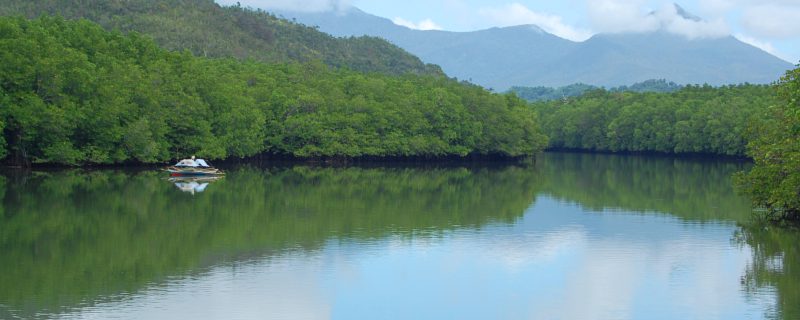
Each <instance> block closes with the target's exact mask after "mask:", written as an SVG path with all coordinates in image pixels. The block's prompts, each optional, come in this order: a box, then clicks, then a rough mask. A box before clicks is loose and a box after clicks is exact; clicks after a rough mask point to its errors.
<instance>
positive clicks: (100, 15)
mask: <svg viewBox="0 0 800 320" xmlns="http://www.w3.org/2000/svg"><path fill="white" fill-rule="evenodd" d="M0 15H4V16H9V15H23V16H26V17H28V18H37V17H39V16H41V15H60V16H63V17H65V18H68V19H77V18H85V19H88V20H91V21H94V22H97V23H99V24H100V25H102V26H103V27H105V28H106V29H107V30H120V31H122V32H129V31H136V32H139V33H142V34H145V35H148V36H151V37H152V38H154V39H155V40H156V43H158V44H159V45H160V46H161V47H163V48H165V49H168V50H184V49H186V50H190V51H191V52H192V53H193V54H195V55H196V56H207V57H225V58H228V57H235V58H251V59H255V60H259V61H263V62H272V63H274V62H290V61H291V62H308V61H314V60H321V61H323V62H325V63H326V64H328V65H330V66H337V67H347V68H349V69H353V70H358V71H369V72H381V73H389V74H403V73H417V74H439V75H441V74H442V72H441V69H440V68H439V67H438V66H434V65H426V64H425V63H423V62H422V61H420V60H419V58H417V57H415V56H413V55H411V54H409V53H407V52H405V51H404V50H402V49H400V48H399V47H397V46H395V45H392V44H390V43H389V42H387V41H385V40H383V39H379V38H375V37H357V38H356V37H350V38H346V39H340V38H334V37H332V36H330V35H328V34H325V33H323V32H320V31H318V30H316V29H315V28H311V27H307V26H304V25H301V24H298V23H293V22H290V21H287V20H284V19H280V18H278V17H275V16H273V15H271V14H269V13H267V12H264V11H260V10H250V9H245V8H242V7H240V6H234V7H221V6H219V5H217V4H216V3H214V1H213V0H162V1H154V0H37V1H29V0H4V1H3V2H2V6H0Z"/></svg>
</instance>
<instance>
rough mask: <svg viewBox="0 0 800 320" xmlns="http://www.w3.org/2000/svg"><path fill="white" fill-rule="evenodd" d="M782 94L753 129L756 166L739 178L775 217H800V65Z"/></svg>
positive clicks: (780, 90) (751, 149)
mask: <svg viewBox="0 0 800 320" xmlns="http://www.w3.org/2000/svg"><path fill="white" fill-rule="evenodd" d="M778 97H779V101H777V102H776V103H775V104H774V106H773V107H771V108H769V109H766V110H764V112H762V113H761V114H760V116H761V117H763V118H764V119H766V120H765V121H763V122H760V123H756V124H754V127H753V128H752V129H751V131H750V135H749V136H750V143H749V144H748V145H747V155H748V156H750V157H752V158H753V160H754V161H755V166H754V167H753V169H752V170H751V171H750V172H748V173H747V174H741V175H739V177H738V179H737V180H738V182H739V184H740V186H741V188H742V190H743V191H744V192H745V193H747V194H748V195H749V196H750V197H751V198H752V199H753V202H754V203H755V204H756V205H757V206H761V207H764V208H766V209H767V210H768V213H769V215H770V216H771V217H772V218H778V219H791V220H800V68H798V69H794V70H792V71H789V72H787V73H786V76H784V77H783V78H782V79H781V81H780V82H779V83H778Z"/></svg>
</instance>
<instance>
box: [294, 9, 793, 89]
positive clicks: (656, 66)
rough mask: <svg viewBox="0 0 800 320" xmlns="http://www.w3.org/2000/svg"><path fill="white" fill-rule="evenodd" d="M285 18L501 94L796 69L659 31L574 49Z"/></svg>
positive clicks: (539, 34) (374, 23) (500, 35)
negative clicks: (395, 49)
mask: <svg viewBox="0 0 800 320" xmlns="http://www.w3.org/2000/svg"><path fill="white" fill-rule="evenodd" d="M279 14H280V15H283V16H286V17H290V18H296V19H297V21H299V22H302V23H306V24H308V25H312V26H319V28H320V30H322V31H325V32H328V33H331V34H333V35H336V36H351V35H371V36H378V37H383V38H386V39H388V40H389V41H391V42H393V43H395V44H397V45H398V46H400V47H402V48H404V49H406V50H408V51H409V52H411V53H413V54H415V55H417V56H419V57H420V58H422V60H423V61H425V62H428V63H435V64H438V65H440V66H442V69H443V70H444V71H445V72H446V73H447V74H448V75H451V76H455V77H458V78H459V79H472V81H474V82H475V83H477V84H480V85H483V86H485V87H490V88H494V89H497V90H506V89H508V88H510V87H511V86H564V85H568V84H573V83H576V82H583V83H586V84H590V85H596V86H605V87H615V86H621V85H629V84H631V83H635V82H641V81H645V80H648V79H667V80H670V81H675V82H677V83H679V84H698V83H707V84H711V85H724V84H738V83H743V82H750V83H769V82H772V81H775V80H777V79H778V78H779V77H780V76H781V75H782V74H783V73H784V72H785V71H786V70H788V69H791V68H792V65H791V64H790V63H788V62H786V61H783V60H781V59H779V58H777V57H775V56H772V55H770V54H769V53H767V52H764V51H762V50H760V49H758V48H756V47H753V46H751V45H748V44H746V43H743V42H741V41H739V40H737V39H736V38H734V37H724V38H718V39H694V40H689V39H687V38H685V37H683V36H679V35H673V34H668V33H665V32H653V33H645V34H614V35H611V34H600V35H596V36H594V37H592V38H591V39H589V40H587V41H584V42H573V41H569V40H566V39H562V38H559V37H556V36H554V35H551V34H548V33H546V32H544V31H543V30H541V29H540V28H538V27H536V26H516V27H507V28H492V29H488V30H480V31H474V32H448V31H420V30H412V29H408V28H406V27H402V26H398V25H395V24H394V23H392V22H391V21H390V20H388V19H383V18H380V17H376V16H373V15H370V14H368V13H365V12H363V11H360V10H358V9H356V8H350V9H348V10H346V11H343V12H320V13H294V12H280V13H279ZM683 15H684V16H685V17H689V16H688V14H686V13H685V12H684V13H683ZM687 19H688V18H687ZM693 19H696V18H693Z"/></svg>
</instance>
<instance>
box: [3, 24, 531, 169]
mask: <svg viewBox="0 0 800 320" xmlns="http://www.w3.org/2000/svg"><path fill="white" fill-rule="evenodd" d="M0 55H2V61H3V64H2V65H0V105H2V108H0V123H2V124H3V126H4V134H3V136H4V137H5V138H6V139H5V140H6V141H5V144H6V147H5V148H4V151H3V152H4V153H6V154H7V155H8V156H10V157H11V160H13V161H14V162H18V163H19V162H26V161H32V162H34V163H60V164H70V165H77V164H112V163H123V162H145V163H150V162H164V161H167V160H169V159H174V158H179V157H185V156H187V155H192V154H197V155H201V156H203V157H206V158H210V159H222V158H228V157H247V156H252V155H256V154H261V153H270V154H279V155H292V156H296V157H362V156H375V157H408V156H419V157H442V156H451V155H454V156H466V155H470V154H481V155H498V156H510V157H515V156H523V155H530V154H533V153H535V152H537V151H539V150H541V149H542V148H543V147H544V146H545V145H546V140H547V139H546V137H545V136H544V135H543V134H541V132H540V129H539V126H538V123H537V118H536V114H535V112H533V111H532V110H531V109H530V108H529V107H528V105H527V104H526V103H525V102H524V101H522V100H521V99H519V98H517V97H516V96H514V95H510V94H509V95H497V94H491V93H489V92H486V91H485V90H483V89H482V88H480V87H477V86H470V85H464V84H461V83H458V82H456V81H454V80H449V79H446V78H444V77H440V76H417V75H404V76H389V75H383V74H377V73H371V74H363V73H358V72H355V71H349V70H346V69H339V68H331V67H328V66H326V65H324V64H322V63H320V62H310V63H306V64H302V65H301V64H264V63H260V62H256V61H252V60H248V61H244V62H242V61H238V60H233V59H208V58H199V57H195V56H193V55H191V54H190V53H188V52H183V53H176V52H169V51H166V50H162V49H160V48H159V47H158V46H157V45H156V44H155V43H154V42H153V41H152V40H149V39H148V38H145V37H143V36H140V35H139V34H137V33H130V34H128V35H123V34H122V33H119V32H108V31H105V30H103V29H102V28H101V27H100V26H98V25H96V24H94V23H92V22H89V21H86V20H80V21H68V20H64V19H62V18H49V17H43V18H40V19H37V20H26V19H23V18H2V19H0Z"/></svg>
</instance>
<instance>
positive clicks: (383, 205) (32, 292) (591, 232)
mask: <svg viewBox="0 0 800 320" xmlns="http://www.w3.org/2000/svg"><path fill="white" fill-rule="evenodd" d="M747 167H748V164H747V163H742V162H736V161H725V160H707V159H678V158H666V157H647V156H621V155H597V154H571V153H546V154H543V155H542V156H540V157H538V158H537V160H536V162H535V163H517V164H486V163H437V164H400V165H398V164H374V163H373V164H370V165H353V166H325V165H308V164H285V163H284V164H275V163H247V164H236V165H227V166H224V167H223V169H224V170H225V171H226V172H227V175H226V176H225V177H224V178H221V179H218V180H178V181H170V180H169V179H167V176H166V175H165V174H164V173H162V172H157V171H155V170H152V169H125V170H85V169H76V170H55V169H51V170H38V171H18V170H11V169H4V170H3V171H0V173H2V174H0V199H2V206H0V250H1V251H0V252H1V254H0V319H800V252H798V246H797V244H798V243H800V234H798V233H797V232H793V231H787V230H782V229H778V228H772V227H764V226H759V227H756V226H755V225H754V224H752V223H751V222H750V219H749V217H750V214H751V213H750V212H751V208H750V206H749V204H748V201H747V200H746V199H744V198H742V197H740V196H738V195H737V194H735V192H734V190H733V188H732V187H731V185H732V183H731V177H730V176H731V174H733V173H734V172H737V171H740V170H744V169H746V168H747Z"/></svg>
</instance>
